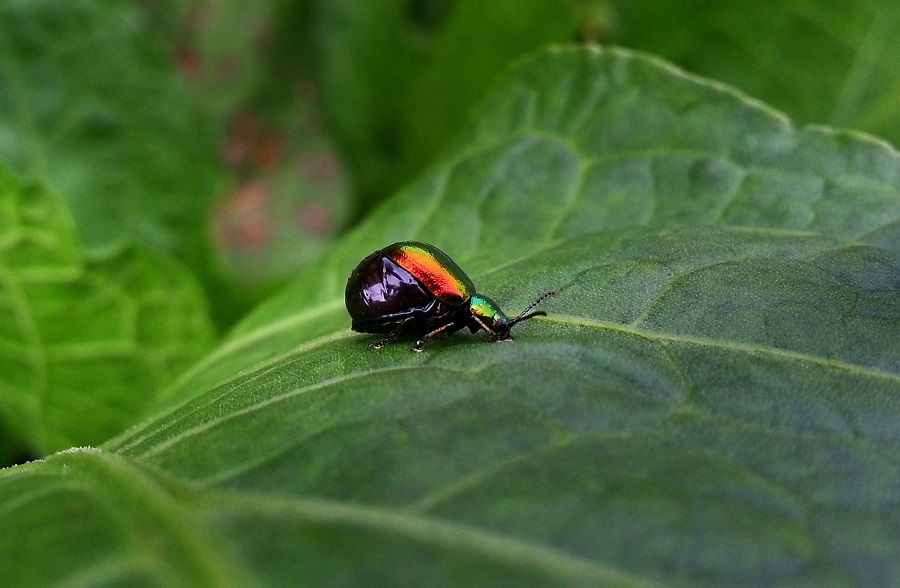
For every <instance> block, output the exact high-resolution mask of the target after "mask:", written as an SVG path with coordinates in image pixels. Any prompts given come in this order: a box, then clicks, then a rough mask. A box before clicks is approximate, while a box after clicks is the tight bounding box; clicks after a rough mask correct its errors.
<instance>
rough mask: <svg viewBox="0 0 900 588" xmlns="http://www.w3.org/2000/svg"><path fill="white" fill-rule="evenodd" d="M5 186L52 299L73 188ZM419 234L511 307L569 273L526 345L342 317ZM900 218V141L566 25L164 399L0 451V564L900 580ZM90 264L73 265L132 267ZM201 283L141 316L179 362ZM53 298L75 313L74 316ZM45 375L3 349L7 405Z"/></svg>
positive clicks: (11, 251)
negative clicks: (589, 39)
mask: <svg viewBox="0 0 900 588" xmlns="http://www.w3.org/2000/svg"><path fill="white" fill-rule="evenodd" d="M0 211H2V212H0V214H2V216H0V222H2V223H3V224H2V225H0V253H2V257H0V303H2V304H3V305H4V306H3V308H4V309H11V312H10V313H8V314H3V315H0V317H3V318H4V321H6V318H5V317H7V316H14V317H15V316H29V313H37V311H33V310H32V309H38V310H40V309H41V308H43V306H42V305H43V304H44V303H45V298H44V297H43V296H42V295H40V294H31V295H26V296H20V297H18V298H17V297H16V296H14V294H15V293H16V292H18V291H20V290H21V289H22V288H24V286H22V285H28V286H29V287H32V286H31V284H33V283H35V282H34V279H35V278H36V277H37V278H39V279H38V280H37V284H38V285H40V284H43V283H45V282H46V278H47V276H48V275H51V274H50V273H49V272H48V271H47V270H44V269H40V271H34V270H33V269H31V268H33V267H38V268H45V267H50V265H51V262H52V263H53V264H57V265H54V266H53V267H57V266H59V267H64V268H69V267H70V266H72V265H73V264H75V263H76V262H79V260H80V259H81V258H80V257H79V253H78V251H79V247H78V245H77V243H76V242H75V239H74V237H73V231H72V227H71V223H70V221H69V220H68V218H69V217H68V212H67V211H66V208H65V207H64V206H63V205H62V204H61V202H60V200H59V199H58V198H57V197H56V196H55V195H54V193H52V192H51V191H48V190H46V189H45V188H42V187H40V186H35V185H33V184H32V183H29V182H25V181H23V180H21V179H16V178H15V176H14V175H13V174H12V173H9V172H4V175H3V176H2V181H0ZM8 211H12V212H8ZM7 219H17V220H15V222H13V220H7ZM411 238H415V239H420V240H426V241H429V242H432V243H434V244H436V245H437V246H439V247H441V248H442V249H444V250H445V251H447V252H448V253H450V254H451V255H452V256H453V258H454V259H455V260H456V261H458V262H459V263H460V265H461V266H462V267H463V268H464V269H465V270H466V272H467V273H468V274H469V275H470V276H471V277H472V278H473V280H474V281H475V283H476V285H477V287H478V290H479V292H483V293H485V294H488V295H490V296H491V297H493V298H495V299H496V300H497V301H498V302H501V304H502V305H503V307H504V308H505V309H507V310H508V311H510V312H515V311H516V310H518V309H521V308H522V307H524V306H525V305H526V304H528V303H529V302H530V301H531V300H532V299H533V296H534V294H535V293H537V292H542V291H545V290H548V289H555V290H557V292H558V295H557V296H556V297H554V298H552V299H549V300H547V301H545V305H544V308H545V309H546V310H547V312H548V316H547V317H542V318H536V319H534V320H532V321H528V322H527V323H524V324H522V325H520V326H518V327H517V332H516V333H515V336H516V340H515V341H514V342H513V343H508V344H494V343H491V342H489V341H488V340H486V339H485V338H484V337H478V336H471V337H446V338H442V339H441V340H437V341H435V342H433V344H432V345H431V346H429V348H428V349H427V350H426V351H425V352H423V353H421V354H413V353H410V352H409V350H408V346H406V345H393V346H388V347H386V348H385V349H382V350H380V351H377V352H375V351H371V350H369V349H367V348H366V344H367V343H368V342H370V341H371V340H372V337H369V336H364V335H358V334H355V333H352V332H350V331H349V329H348V318H347V316H346V311H345V310H344V308H343V299H342V297H343V288H344V284H345V282H346V278H347V275H348V273H349V271H350V270H351V269H352V268H353V267H354V265H355V264H356V263H357V262H358V261H359V260H360V259H361V258H362V257H363V256H364V255H366V254H368V253H370V252H371V251H372V250H373V249H375V248H377V247H380V246H383V245H384V244H387V243H390V242H392V241H396V240H401V239H411ZM50 243H61V244H62V245H59V246H55V247H49V246H46V244H50ZM35 244H36V245H39V246H40V247H34V246H33V245H35ZM898 247H900V155H898V153H897V151H896V150H895V149H894V148H892V147H891V146H890V145H888V144H886V143H883V142H881V141H879V140H877V139H875V138H872V137H870V136H865V135H861V134H858V133H854V132H845V131H835V130H832V129H828V128H823V127H809V128H802V129H798V128H795V127H794V126H793V125H791V124H790V123H789V122H788V121H787V120H786V119H785V118H784V117H783V116H782V115H780V114H778V113H777V112H774V111H773V110H771V109H770V108H769V107H767V106H765V105H762V104H760V103H758V102H756V101H754V100H751V99H749V98H747V97H745V96H744V95H742V94H740V93H738V92H736V91H734V90H732V89H730V88H727V87H724V86H722V85H719V84H717V83H713V82H709V81H707V80H703V79H699V78H695V77H692V76H690V75H688V74H685V73H684V72H683V71H681V70H678V69H676V68H674V67H672V66H671V65H668V64H667V63H664V62H662V61H660V60H658V59H656V58H653V57H649V56H646V55H642V54H636V53H633V52H630V51H626V50H616V49H590V48H557V49H549V50H546V51H542V52H540V53H537V54H535V55H533V56H531V57H529V58H527V59H524V60H522V61H520V62H519V63H518V64H517V65H516V66H515V67H514V68H512V69H511V70H510V71H508V72H507V74H506V75H505V77H504V78H503V80H502V81H501V82H499V83H498V84H497V85H496V87H495V88H494V90H493V91H492V92H491V93H490V95H489V96H488V97H487V99H486V100H485V101H484V102H483V103H482V105H481V106H480V108H479V109H478V111H477V113H476V114H475V115H474V117H473V119H472V121H471V123H470V124H469V125H468V126H467V127H466V129H465V130H464V131H463V133H462V135H461V136H460V137H459V138H458V139H457V140H456V141H455V142H454V144H453V145H452V146H451V147H450V148H449V149H448V150H447V151H445V153H444V155H442V156H441V157H440V158H439V159H438V160H437V161H436V162H434V163H433V164H432V165H431V167H429V168H428V170H427V171H425V172H424V173H423V174H421V175H420V176H419V177H418V179H417V180H416V181H414V182H413V183H411V184H409V185H408V186H407V187H406V188H404V189H403V190H401V191H400V192H399V193H398V194H396V195H395V196H394V197H393V198H391V199H389V200H388V201H386V202H385V203H384V204H383V205H382V206H380V207H379V208H377V209H376V210H375V211H374V212H372V213H371V214H369V215H367V216H366V218H365V220H364V221H363V222H362V223H361V224H360V225H358V226H357V227H355V228H354V229H353V230H351V231H350V232H349V233H348V234H346V235H344V236H343V237H341V238H340V239H338V240H337V241H336V242H335V243H334V244H333V245H332V246H331V247H330V249H329V251H328V253H327V254H326V255H325V256H324V257H323V258H322V259H320V260H319V261H318V262H317V263H315V264H314V265H312V266H310V267H308V268H307V269H305V270H304V271H303V272H301V273H300V275H298V276H297V278H296V279H294V280H293V281H292V282H291V283H290V284H289V285H288V286H287V287H286V288H285V289H284V290H282V291H281V292H280V293H278V294H276V295H274V296H271V297H270V298H268V299H267V300H266V301H265V302H264V303H263V304H261V305H260V306H258V307H257V308H256V309H255V310H254V311H253V312H252V313H250V314H249V315H248V316H247V317H245V318H244V319H243V320H242V321H241V322H240V323H239V324H238V325H237V327H235V328H234V329H233V330H231V331H230V332H229V334H228V335H227V336H225V337H224V339H223V340H221V341H220V342H219V343H218V345H217V346H216V347H215V348H214V349H213V350H212V351H210V352H208V353H206V354H205V355H203V356H202V358H200V359H199V361H197V362H195V363H193V364H192V367H190V368H188V369H187V370H182V369H180V367H181V366H182V363H178V364H177V365H175V366H174V367H173V369H172V370H171V371H170V372H169V375H170V379H171V378H175V379H174V381H172V382H170V383H169V384H167V385H165V386H160V387H154V386H151V388H152V392H154V394H153V398H151V399H147V400H146V401H144V402H142V403H140V406H141V409H143V410H144V411H146V416H144V417H142V418H136V417H134V416H128V417H125V418H123V419H122V421H121V422H122V423H123V424H125V423H130V424H133V426H132V428H131V429H129V430H128V431H126V432H125V433H122V434H120V435H118V436H117V437H115V438H113V439H110V440H106V441H104V442H102V443H99V446H98V447H93V448H91V447H82V448H78V449H70V450H66V451H62V452H60V453H55V454H52V455H49V456H47V457H45V458H44V459H42V460H41V461H37V462H32V463H29V464H25V465H20V466H16V467H12V468H8V469H5V470H3V471H2V472H0V527H2V528H3V529H4V532H3V533H0V577H3V578H4V579H6V580H7V582H8V583H10V584H12V585H41V584H49V583H52V582H61V583H62V582H69V583H72V584H79V583H80V584H89V585H93V584H100V583H125V584H136V583H146V584H164V585H172V584H185V585H254V584H272V585H282V584H283V585H295V584H301V585H305V584H309V585H316V586H319V585H323V586H327V585H388V586H398V585H410V586H420V585H447V584H454V585H486V586H488V585H489V586H498V585H501V586H502V585H511V586H512V585H515V586H521V585H553V586H558V585H571V586H595V585H625V586H635V585H660V584H662V585H667V584H673V585H697V584H721V585H740V584H745V585H761V584H762V585H816V586H820V585H873V586H880V585H890V584H893V583H896V582H897V579H898V576H900V568H898V563H897V562H898V561H900V557H898V554H900V537H898V533H897V529H898V528H900V519H898V514H897V508H896V506H897V503H898V499H900V459H898V457H900V456H898V454H897V430H898V429H897V426H896V422H897V418H898V415H900V337H898V333H900V249H898ZM151 255H155V254H151V253H141V254H140V255H138V259H139V260H140V262H139V263H134V264H133V265H134V266H135V267H136V268H137V269H134V270H133V271H135V272H138V273H137V275H144V274H143V273H141V269H142V268H146V267H147V266H148V265H149V264H150V262H148V261H146V260H147V259H155V258H151V257H143V256H151ZM129 259H131V258H130V257H129ZM79 263H81V262H79ZM152 263H153V267H162V268H171V271H172V272H173V275H174V276H176V277H175V278H171V277H168V276H166V275H162V274H161V273H160V274H157V275H154V276H152V277H153V278H154V280H156V281H158V282H161V283H162V284H163V285H165V284H169V285H170V286H172V287H174V288H175V290H176V291H179V292H183V293H186V294H184V297H183V300H184V303H183V304H182V305H181V306H180V307H179V309H180V310H183V312H184V316H187V317H197V316H203V312H202V297H200V296H199V295H197V292H198V289H197V287H196V286H195V285H193V281H192V280H191V276H190V274H188V273H187V272H185V271H184V270H183V268H180V267H177V264H175V262H173V261H172V260H171V259H169V260H168V261H164V262H162V261H161V262H155V261H154V262H152ZM126 266H128V267H131V266H130V265H129V264H126ZM78 267H79V268H82V269H79V271H81V272H82V273H80V274H78V276H82V277H79V278H78V280H86V281H88V282H90V283H91V284H94V283H99V284H101V285H102V284H109V283H112V284H118V283H120V282H119V281H118V280H119V278H117V277H116V274H115V273H114V272H113V273H112V277H109V276H110V272H108V271H107V270H105V269H103V268H105V267H106V266H103V265H98V266H96V267H94V266H88V268H87V269H83V268H84V267H85V266H84V264H83V263H81V265H78ZM130 271H131V270H130ZM73 272H74V270H71V269H66V270H65V272H62V273H63V274H64V275H65V276H72V275H75V274H74V273H73ZM150 273H153V272H150ZM147 279H149V278H147ZM110 280H111V282H110ZM142 283H144V282H142ZM153 283H154V284H155V283H156V282H153ZM154 287H160V286H154ZM154 287H149V288H141V289H140V290H139V292H138V293H136V294H133V296H134V299H135V300H136V301H137V302H136V304H138V306H139V305H140V301H141V300H143V297H142V295H141V293H145V292H146V293H147V296H148V297H149V298H151V299H154V300H156V299H158V297H156V296H149V294H150V293H153V292H154ZM98 289H99V290H103V288H98ZM195 296H196V297H195ZM48 300H49V299H48ZM179 309H176V312H174V313H173V314H171V315H167V316H168V319H167V320H168V321H169V322H167V323H166V322H164V323H162V325H163V326H166V325H167V326H168V330H165V329H163V330H161V331H159V332H157V331H155V330H154V331H149V332H148V333H147V336H148V337H149V339H150V340H153V341H157V340H158V341H159V343H160V344H161V345H162V346H163V348H164V349H167V350H170V351H171V350H172V349H182V347H179V345H178V344H177V342H179V341H181V342H182V344H183V348H184V349H186V351H184V352H183V353H182V352H179V353H178V354H175V355H177V357H179V358H180V359H179V361H182V359H184V358H186V357H188V356H189V355H190V357H199V356H200V354H201V353H202V352H203V349H202V348H203V346H204V345H205V343H203V341H208V339H207V337H208V332H209V331H208V329H209V327H208V324H207V323H206V322H204V321H200V322H198V323H197V324H196V325H194V326H193V327H192V328H194V329H195V331H196V332H199V333H201V334H205V335H203V336H200V337H197V338H198V339H200V343H199V344H198V345H196V346H194V345H193V344H188V342H187V340H188V339H190V340H192V339H194V337H191V336H185V334H186V333H189V332H193V331H190V330H189V329H188V328H187V323H185V322H184V321H185V320H186V319H184V318H179V317H180V315H179V314H178V312H177V311H178V310H179ZM46 314H47V316H49V317H51V319H52V322H51V326H50V327H47V329H48V330H49V331H50V332H56V331H55V330H54V325H55V322H56V321H57V320H62V318H65V317H58V316H57V315H55V314H53V313H50V312H48V313H46ZM35 316H38V315H37V314H35ZM152 323H153V325H154V326H160V323H159V322H157V321H152ZM98 324H106V323H105V322H103V321H100V322H99V323H98ZM110 324H112V323H110ZM12 326H13V323H12V322H11V321H6V322H4V323H0V358H2V360H3V365H4V366H10V365H13V364H12V363H11V361H13V360H14V359H15V358H17V357H26V358H29V357H34V355H35V354H36V353H38V352H39V351H42V350H44V349H47V348H45V346H44V345H42V344H41V342H42V341H44V340H45V338H44V337H43V336H38V335H40V334H41V333H43V332H44V331H43V330H41V329H31V330H28V329H26V330H25V331H23V332H25V333H26V334H31V335H34V336H33V337H31V338H30V339H29V338H27V337H21V338H19V339H15V338H13V337H11V336H10V335H9V333H12V332H18V331H15V330H14V329H12ZM81 330H83V328H82V327H78V328H72V329H67V330H63V329H62V328H61V327H59V332H70V331H74V332H76V333H77V332H80V331H81ZM88 332H89V331H88ZM141 332H144V331H143V330H141ZM141 349H152V347H145V346H141ZM150 357H151V358H153V357H154V354H153V353H150ZM166 357H169V355H167V356H166ZM184 361H187V360H184ZM113 364H114V365H118V364H116V363H115V362H113ZM36 365H38V367H39V366H40V365H42V364H40V363H38V364H36ZM25 373H28V372H26V371H25V370H24V369H20V370H18V371H13V370H10V369H8V368H4V369H3V371H2V376H0V386H2V387H0V395H2V396H0V397H2V400H3V402H4V404H0V410H2V411H3V412H2V413H0V416H2V418H3V419H5V420H6V421H7V422H8V423H12V422H15V423H17V424H19V423H25V424H26V426H21V427H20V428H19V429H15V428H13V427H7V429H8V430H11V431H12V432H13V433H15V435H16V436H17V437H19V438H25V439H29V437H28V434H29V431H31V430H32V429H36V427H33V426H31V425H30V424H28V421H24V420H22V417H20V416H17V414H16V413H15V410H23V409H20V408H18V407H17V404H16V402H19V403H20V404H22V405H23V406H24V405H25V404H27V403H31V404H32V405H34V404H38V405H39V406H45V405H43V404H40V403H41V402H43V401H44V399H43V397H42V396H41V395H42V394H43V393H44V392H45V391H46V390H47V389H49V388H48V386H47V385H46V384H45V385H43V386H32V387H31V388H29V387H28V386H23V385H20V384H17V383H16V382H18V380H16V381H13V379H12V378H11V377H10V376H11V375H16V374H18V375H19V377H23V376H22V374H25ZM34 373H35V374H38V376H39V375H40V374H42V373H43V372H41V371H40V370H35V372H34ZM47 373H49V372H47ZM142 373H143V372H142ZM175 373H178V374H179V375H178V376H177V378H176V377H175ZM38 376H31V377H32V378H35V377H38ZM161 379H162V377H161ZM70 381H71V380H70V379H64V380H63V382H64V383H68V382H70ZM11 382H12V383H11ZM126 383H127V379H126ZM123 388H125V389H126V391H125V392H122V393H123V394H129V393H133V392H129V391H127V385H126V386H123ZM12 391H15V392H17V393H18V396H17V395H16V394H13V393H12ZM77 393H78V394H84V392H83V391H77ZM76 397H77V395H76V391H75V390H66V391H63V392H61V393H59V394H55V395H54V398H58V399H60V400H63V399H66V398H68V400H67V401H66V402H67V403H68V404H69V405H72V404H73V403H74V402H75V400H74V399H75V398H76ZM131 398H133V396H132V397H131ZM16 399H22V400H21V401H18V400H16ZM46 406H49V405H46ZM10 407H12V408H10ZM94 417H95V415H93V414H91V413H87V414H85V413H83V412H82V413H80V415H79V416H71V417H66V418H65V419H63V421H64V422H65V424H67V425H68V424H70V420H71V419H80V422H78V424H79V425H85V426H88V425H90V424H91V423H92V420H93V419H94ZM39 422H40V423H41V426H43V427H45V428H46V429H47V430H49V431H51V432H52V433H53V435H56V437H51V438H53V439H56V441H55V442H54V443H51V444H49V445H46V444H42V443H43V442H42V441H31V440H29V443H31V444H32V446H33V447H36V448H38V449H40V450H47V449H52V448H55V447H61V446H63V445H65V444H66V443H68V442H69V440H70V439H72V437H70V436H67V435H64V434H63V433H61V432H60V431H64V429H61V424H60V422H58V421H39ZM43 438H44V437H41V439H43Z"/></svg>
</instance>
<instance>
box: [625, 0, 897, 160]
mask: <svg viewBox="0 0 900 588" xmlns="http://www.w3.org/2000/svg"><path fill="white" fill-rule="evenodd" d="M615 4H616V18H615V19H614V21H613V23H612V29H613V30H612V33H611V36H612V38H613V40H614V42H615V43H617V44H624V45H628V46H629V47H633V48H636V49H642V50H646V51H651V52H653V53H655V54H657V55H660V56H663V57H665V58H667V59H671V60H673V61H674V62H676V63H678V64H680V65H682V66H684V67H686V68H687V69H689V70H691V71H693V72H696V73H698V74H702V75H705V76H710V77H713V78H715V79H717V80H722V81H724V82H727V83H730V84H734V85H736V86H737V87H739V88H741V89H743V90H745V91H747V92H750V93H751V94H753V95H754V96H757V97H759V98H762V99H764V100H766V101H767V102H769V103H770V104H772V105H774V106H776V107H778V108H782V109H784V110H785V111H786V112H787V113H788V114H789V115H790V116H791V117H793V118H795V119H796V120H797V121H799V122H801V123H804V124H805V123H820V124H829V125H835V126H842V127H854V128H858V129H862V130H865V131H868V132H871V133H875V134H877V135H879V136H881V137H885V138H886V139H888V140H890V141H893V142H894V143H897V142H900V76H898V75H897V72H898V71H900V51H897V49H898V43H897V39H898V37H900V7H898V5H897V3H896V2H894V1H893V0H873V1H870V2H836V1H827V2H807V1H805V0H788V1H786V2H779V3H777V4H760V3H755V2H709V1H708V0H688V1H681V2H666V3H660V2H655V1H653V0H628V1H626V2H615Z"/></svg>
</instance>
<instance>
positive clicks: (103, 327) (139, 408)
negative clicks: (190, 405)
mask: <svg viewBox="0 0 900 588" xmlns="http://www.w3.org/2000/svg"><path fill="white" fill-rule="evenodd" d="M211 334H212V333H211V326H210V324H209V319H208V315H207V313H206V307H205V302H204V299H203V297H202V295H201V293H200V292H199V290H198V288H197V285H196V284H195V282H194V281H193V278H192V277H191V276H190V275H189V274H188V273H187V272H186V271H185V270H184V269H183V268H182V267H181V266H180V265H179V264H177V263H175V262H174V261H172V260H171V259H169V258H166V257H164V256H162V255H160V254H157V253H151V252H149V251H147V250H144V249H142V248H140V247H138V246H133V247H129V248H126V249H121V250H119V251H117V252H113V253H109V254H104V255H102V256H85V254H84V253H83V251H82V249H81V245H80V243H79V241H78V238H77V236H76V234H75V229H74V227H73V223H72V221H71V218H70V216H69V213H68V210H67V209H66V206H65V204H63V203H62V201H60V200H59V199H57V198H55V197H54V196H52V195H51V194H50V193H49V192H48V191H47V190H45V189H44V188H42V187H40V186H38V185H34V184H26V183H23V182H20V181H18V180H16V179H15V178H14V177H13V176H12V175H11V174H9V173H8V172H5V171H3V170H2V169H0V363H2V365H3V369H2V370H0V418H2V419H3V421H4V422H5V423H6V424H7V427H9V428H10V429H11V431H12V434H13V437H14V438H16V439H17V440H18V441H19V442H20V443H22V444H24V445H27V446H28V447H29V448H30V449H31V450H32V451H34V452H36V453H38V454H43V453H46V452H48V451H55V450H58V449H62V448H65V447H70V446H72V445H77V444H85V443H99V442H101V441H103V440H105V439H108V438H109V437H110V436H111V435H114V434H116V433H118V432H120V431H122V430H123V429H124V428H125V427H126V426H128V425H130V424H132V423H133V422H134V421H135V419H136V418H137V417H138V416H140V415H141V413H142V412H143V410H144V409H145V408H146V407H147V406H148V405H149V403H150V401H151V400H152V399H153V398H154V396H155V395H156V393H157V392H158V390H159V389H160V388H161V387H162V386H164V385H166V384H167V383H168V382H169V381H170V380H171V379H172V377H173V376H174V375H175V374H177V373H178V372H180V371H182V370H183V369H184V368H185V367H186V366H187V365H190V364H191V363H192V362H193V361H195V360H196V359H197V358H198V357H199V356H200V355H201V354H202V353H203V352H204V351H206V349H208V348H209V346H210V343H211Z"/></svg>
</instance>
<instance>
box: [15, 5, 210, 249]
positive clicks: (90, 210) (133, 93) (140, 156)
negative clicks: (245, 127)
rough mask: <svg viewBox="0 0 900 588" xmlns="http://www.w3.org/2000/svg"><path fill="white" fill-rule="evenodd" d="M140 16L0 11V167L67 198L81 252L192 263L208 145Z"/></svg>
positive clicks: (121, 9) (40, 8) (205, 194)
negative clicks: (170, 254)
mask: <svg viewBox="0 0 900 588" xmlns="http://www.w3.org/2000/svg"><path fill="white" fill-rule="evenodd" d="M155 43H156V42H155V41H154V40H153V39H152V37H151V36H150V35H149V34H148V28H146V27H145V25H144V23H143V21H142V18H141V13H140V11H139V10H138V9H137V8H136V7H135V6H131V5H126V4H123V3H121V2H112V1H109V0H102V1H96V0H72V1H68V2H63V3H60V2H52V1H48V0H35V1H34V2H12V1H9V0H3V1H2V2H0V161H4V162H5V163H6V164H7V165H10V166H12V168H13V170H14V171H16V172H18V173H19V174H21V175H24V176H28V177H30V178H33V179H36V180H40V181H42V182H45V183H46V184H48V185H50V186H51V187H52V188H53V189H54V190H55V191H56V192H57V193H59V194H60V195H61V196H62V197H63V198H65V199H66V201H67V203H68V204H69V207H70V209H71V210H72V213H73V215H74V217H75V221H76V225H77V227H78V232H79V236H80V238H81V240H82V242H84V243H85V245H86V246H87V247H88V248H91V249H102V248H104V247H109V246H110V245H114V244H118V243H120V242H125V241H129V240H137V241H138V242H141V243H144V244H149V245H152V246H154V247H157V248H165V249H169V250H176V251H180V252H182V253H183V254H184V253H186V252H187V254H189V255H191V256H195V255H196V254H197V251H198V248H200V249H202V247H203V246H204V245H203V244H202V243H197V240H198V238H197V235H202V234H204V233H203V231H202V229H201V227H202V226H203V222H204V216H205V212H206V207H207V204H208V201H209V197H210V196H211V194H212V192H213V191H214V189H215V185H214V183H215V180H216V176H215V174H214V167H213V166H214V158H215V156H216V154H217V150H216V148H215V137H214V135H213V134H212V133H211V129H210V128H208V125H207V124H206V123H205V122H204V119H203V118H202V116H201V115H200V113H199V112H198V109H197V108H196V106H195V105H194V104H193V103H192V100H191V98H190V96H189V95H188V93H187V91H186V88H185V87H184V85H183V83H182V81H181V80H180V79H179V78H178V72H177V71H176V69H175V68H174V67H173V63H172V61H171V60H170V59H169V58H168V57H167V56H166V55H165V54H164V53H163V52H162V51H161V48H160V47H158V46H157V45H156V44H155Z"/></svg>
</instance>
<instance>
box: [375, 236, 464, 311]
mask: <svg viewBox="0 0 900 588" xmlns="http://www.w3.org/2000/svg"><path fill="white" fill-rule="evenodd" d="M385 254H386V255H387V256H388V257H390V258H391V259H393V260H394V261H396V262H397V264H398V265H399V266H400V267H402V268H403V269H405V270H406V271H408V272H409V273H411V274H412V275H413V277H414V278H416V279H417V280H419V281H420V282H421V283H422V285H423V286H425V287H426V288H428V290H429V291H430V292H431V293H432V294H434V297H435V298H437V299H438V300H440V301H441V302H444V303H446V304H450V305H453V306H459V305H460V304H463V303H464V302H466V301H468V300H469V298H471V297H472V294H473V293H474V292H475V286H474V285H473V284H472V281H471V280H470V279H469V277H468V276H467V275H466V274H465V272H463V271H462V269H460V268H459V266H458V265H456V263H455V262H454V261H453V260H452V259H450V257H449V256H448V255H447V254H446V253H444V252H443V251H441V250H440V249H438V248H437V247H433V246H432V247H429V248H428V249H426V248H424V247H422V246H420V245H419V244H418V243H415V242H410V241H407V242H401V243H396V244H395V245H394V246H393V247H391V248H390V250H389V251H385Z"/></svg>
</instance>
